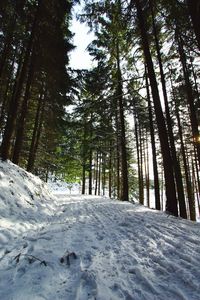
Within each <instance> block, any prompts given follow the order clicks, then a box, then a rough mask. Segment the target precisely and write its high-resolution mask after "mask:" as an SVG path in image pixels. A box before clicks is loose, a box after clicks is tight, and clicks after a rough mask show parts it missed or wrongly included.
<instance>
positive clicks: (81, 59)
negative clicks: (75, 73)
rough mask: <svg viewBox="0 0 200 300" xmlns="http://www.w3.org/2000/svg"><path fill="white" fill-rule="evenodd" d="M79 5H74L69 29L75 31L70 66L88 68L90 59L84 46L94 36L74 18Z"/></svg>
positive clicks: (90, 64) (90, 62) (90, 63)
mask: <svg viewBox="0 0 200 300" xmlns="http://www.w3.org/2000/svg"><path fill="white" fill-rule="evenodd" d="M78 9H79V6H78V7H75V10H74V17H73V21H72V26H71V31H72V33H75V35H74V38H73V44H74V46H76V48H75V49H74V50H73V51H72V52H71V54H70V66H71V67H72V68H74V69H88V68H90V67H91V66H92V61H91V58H90V55H89V53H88V52H87V50H86V48H87V46H88V45H89V44H90V43H91V41H92V40H93V38H94V34H93V33H91V32H89V27H88V26H87V25H86V24H83V23H80V22H79V21H77V20H76V17H75V14H76V13H77V12H78Z"/></svg>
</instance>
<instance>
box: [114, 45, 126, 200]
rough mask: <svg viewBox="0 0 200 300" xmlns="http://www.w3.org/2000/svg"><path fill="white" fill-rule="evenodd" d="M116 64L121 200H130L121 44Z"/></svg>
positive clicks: (117, 46) (117, 47) (117, 49)
mask: <svg viewBox="0 0 200 300" xmlns="http://www.w3.org/2000/svg"><path fill="white" fill-rule="evenodd" d="M116 52H117V53H116V54H117V57H116V63H117V96H118V105H119V118H120V148H121V166H122V170H121V172H122V190H121V195H120V200H122V201H128V200H129V194H128V193H129V191H128V164H127V150H126V130H125V120H124V104H123V88H122V75H121V67H120V53H119V44H118V41H117V45H116Z"/></svg>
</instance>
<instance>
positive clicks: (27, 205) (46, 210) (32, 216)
mask: <svg viewBox="0 0 200 300" xmlns="http://www.w3.org/2000/svg"><path fill="white" fill-rule="evenodd" d="M0 188H1V189H0V216H1V218H0V227H1V231H0V244H1V242H2V243H3V244H4V243H5V242H6V240H7V239H10V238H11V236H12V235H15V234H19V232H20V229H22V228H23V230H25V229H26V228H30V226H33V225H35V224H37V222H38V221H39V220H40V221H41V220H43V221H45V220H48V218H49V217H51V216H52V214H53V211H54V209H53V203H54V202H53V200H54V197H53V195H51V194H50V192H49V191H48V188H47V186H46V185H45V184H44V183H43V182H42V181H41V180H40V179H39V178H38V177H36V176H34V175H33V174H31V173H28V172H26V171H25V170H23V169H22V168H20V167H18V166H16V165H14V164H13V163H12V162H10V161H7V162H2V161H0Z"/></svg>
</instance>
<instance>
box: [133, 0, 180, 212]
mask: <svg viewBox="0 0 200 300" xmlns="http://www.w3.org/2000/svg"><path fill="white" fill-rule="evenodd" d="M131 2H134V3H135V5H136V9H137V16H138V21H139V25H140V32H141V38H142V45H143V51H144V56H145V62H146V65H147V69H148V75H149V79H150V84H151V90H152V96H153V102H154V108H155V114H156V121H157V125H158V134H159V138H160V144H161V151H162V157H163V168H164V176H165V188H166V211H168V212H169V213H171V214H173V215H175V216H178V207H177V198H176V189H175V182H174V174H173V166H172V158H171V154H170V147H169V142H168V135H167V129H166V125H165V120H164V116H163V112H162V107H161V102H160V96H159V91H158V85H157V81H156V75H155V71H154V66H153V61H152V58H151V53H150V49H149V43H148V37H147V30H146V25H145V21H144V17H143V12H142V8H141V1H140V0H132V1H131Z"/></svg>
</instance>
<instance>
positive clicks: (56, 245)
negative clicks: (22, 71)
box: [0, 162, 200, 300]
mask: <svg viewBox="0 0 200 300" xmlns="http://www.w3.org/2000/svg"><path fill="white" fill-rule="evenodd" d="M0 178H1V179H0V185H1V189H0V214H1V219H0V299H1V300H11V299H12V300H27V299H30V300H44V299H46V300H54V299H58V300H95V299H96V300H115V299H116V300H121V299H124V300H131V299H132V300H143V299H146V300H165V299H166V300H168V299H181V300H184V299H185V300H198V299H200V295H199V292H200V260H199V253H200V237H199V236H200V224H199V223H194V222H191V221H186V220H182V219H180V218H175V217H173V216H170V215H166V214H165V213H161V212H158V211H155V210H151V209H148V208H146V207H143V206H141V205H139V204H132V203H128V202H120V201H116V200H110V199H108V198H106V197H95V196H80V195H75V194H72V195H66V194H65V192H64V190H63V189H62V191H61V193H60V194H59V191H58V189H57V190H56V194H55V195H56V196H55V195H52V194H51V193H50V192H49V190H48V187H47V186H45V184H44V183H42V181H40V179H38V178H37V177H35V176H33V175H31V174H29V173H27V172H25V171H24V170H22V169H20V168H19V167H17V166H15V165H13V164H12V163H10V162H4V163H2V162H0Z"/></svg>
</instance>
